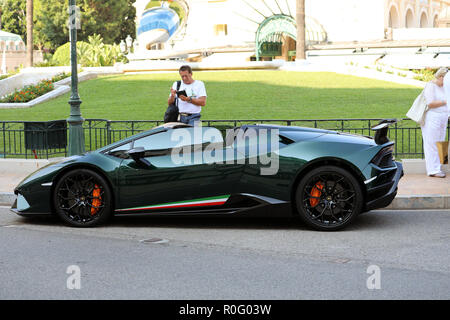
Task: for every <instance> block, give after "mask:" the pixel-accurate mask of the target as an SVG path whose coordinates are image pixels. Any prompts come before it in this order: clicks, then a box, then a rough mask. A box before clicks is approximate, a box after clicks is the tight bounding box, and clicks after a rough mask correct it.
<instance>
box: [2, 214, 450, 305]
mask: <svg viewBox="0 0 450 320" xmlns="http://www.w3.org/2000/svg"><path fill="white" fill-rule="evenodd" d="M146 239H147V240H150V241H148V242H147V243H146V242H142V240H146ZM158 239H160V240H162V241H159V242H158V241H157V242H156V243H155V242H152V241H154V240H158ZM449 252H450V212H448V210H447V211H422V212H420V211H376V212H371V213H369V214H365V215H362V216H360V217H359V219H357V221H356V222H355V223H354V224H353V225H352V226H351V227H350V228H348V229H346V230H345V231H342V232H334V233H324V232H314V231H310V230H308V229H307V228H305V227H304V226H302V225H301V224H299V223H298V222H296V221H295V220H294V221H293V220H290V219H282V220H274V219H261V220H257V219H251V220H250V219H245V220H244V219H229V218H227V219H198V218H194V219H188V218H183V219H172V218H155V217H150V218H116V219H114V220H113V221H112V222H111V223H110V224H109V225H107V226H104V227H100V228H92V229H75V228H69V227H66V226H64V225H62V224H61V223H60V221H59V220H58V219H56V218H44V219H25V218H21V217H18V216H16V215H14V214H12V213H9V210H8V208H6V207H0V270H1V272H0V299H449V298H450V255H449ZM73 265H75V266H76V268H79V272H80V273H79V274H80V277H79V280H80V281H79V282H77V279H78V278H75V276H77V275H78V273H77V272H76V271H75V272H74V271H73V270H72V271H71V272H74V273H67V271H68V270H67V269H68V267H69V266H73ZM368 268H369V273H368ZM378 275H379V277H378ZM74 279H75V280H74ZM368 279H369V281H368ZM68 280H69V286H70V285H72V286H75V287H76V285H77V284H80V285H81V289H73V290H70V289H68V288H67V283H68ZM378 280H379V282H378ZM368 282H369V287H372V288H373V287H375V289H372V290H370V289H368ZM376 287H380V289H376Z"/></svg>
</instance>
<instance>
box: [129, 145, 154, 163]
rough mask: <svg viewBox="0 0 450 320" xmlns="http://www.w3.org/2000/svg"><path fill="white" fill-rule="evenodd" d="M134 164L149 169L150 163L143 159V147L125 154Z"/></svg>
mask: <svg viewBox="0 0 450 320" xmlns="http://www.w3.org/2000/svg"><path fill="white" fill-rule="evenodd" d="M126 153H127V154H128V155H129V156H130V157H131V158H132V159H133V160H134V161H135V162H136V163H139V164H143V165H145V166H148V167H151V163H150V162H148V161H147V160H146V159H145V149H144V147H137V148H133V149H131V150H128V151H127V152H126Z"/></svg>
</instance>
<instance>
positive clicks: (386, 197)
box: [364, 162, 403, 211]
mask: <svg viewBox="0 0 450 320" xmlns="http://www.w3.org/2000/svg"><path fill="white" fill-rule="evenodd" d="M395 165H396V167H397V168H396V169H395V173H394V175H393V177H392V180H391V181H389V182H388V183H385V184H383V185H381V186H379V187H378V188H375V189H374V190H371V191H370V192H371V193H373V194H377V197H376V198H375V199H373V200H371V201H369V202H367V203H366V205H365V210H364V211H370V210H375V209H380V208H385V207H387V206H388V205H390V204H391V203H392V201H393V200H394V198H395V196H396V195H397V189H398V183H399V181H400V179H401V177H403V165H402V164H401V163H400V162H395Z"/></svg>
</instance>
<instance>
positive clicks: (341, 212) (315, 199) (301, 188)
mask: <svg viewBox="0 0 450 320" xmlns="http://www.w3.org/2000/svg"><path fill="white" fill-rule="evenodd" d="M295 196H296V198H295V202H296V207H297V211H298V214H299V216H300V218H301V219H302V220H303V221H304V222H305V223H306V224H307V225H309V226H311V227H313V228H314V229H316V230H321V231H335V230H340V229H342V228H344V227H346V226H347V225H348V224H349V223H350V222H351V221H352V220H353V219H354V218H355V217H356V216H357V215H358V214H359V213H360V212H361V210H362V206H363V194H362V191H361V187H360V185H359V183H358V181H357V180H356V179H355V177H354V176H353V175H352V174H350V173H349V172H348V171H347V170H344V169H342V168H339V167H336V166H322V167H318V168H315V169H313V170H311V171H310V172H308V173H307V174H306V175H305V176H304V177H303V178H302V180H301V181H300V183H299V185H298V188H297V191H296V195H295Z"/></svg>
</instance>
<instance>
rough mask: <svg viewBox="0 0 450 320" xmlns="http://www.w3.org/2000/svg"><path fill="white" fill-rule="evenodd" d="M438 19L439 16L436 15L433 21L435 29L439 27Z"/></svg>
mask: <svg viewBox="0 0 450 320" xmlns="http://www.w3.org/2000/svg"><path fill="white" fill-rule="evenodd" d="M438 18H439V15H437V14H435V15H434V19H433V28H437V27H438Z"/></svg>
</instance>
